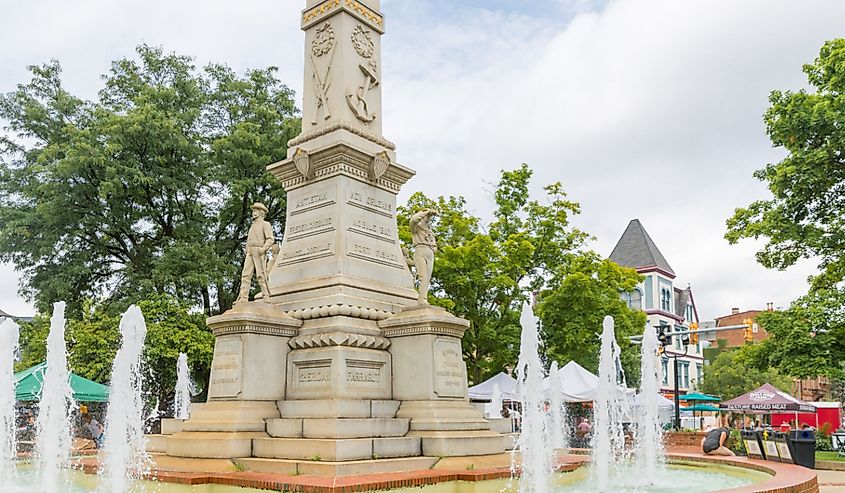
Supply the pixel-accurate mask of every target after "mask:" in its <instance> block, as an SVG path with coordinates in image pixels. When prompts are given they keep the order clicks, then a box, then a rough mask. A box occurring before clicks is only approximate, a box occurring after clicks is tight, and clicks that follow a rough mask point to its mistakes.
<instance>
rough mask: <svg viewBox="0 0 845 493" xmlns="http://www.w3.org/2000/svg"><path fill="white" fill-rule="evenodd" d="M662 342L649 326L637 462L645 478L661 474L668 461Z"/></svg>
mask: <svg viewBox="0 0 845 493" xmlns="http://www.w3.org/2000/svg"><path fill="white" fill-rule="evenodd" d="M659 346H660V343H659V342H658V340H657V333H656V332H655V330H654V328H653V327H649V326H646V328H645V332H643V341H642V348H641V351H642V362H641V366H640V368H641V370H642V371H641V374H642V382H641V383H640V399H639V401H640V408H639V412H638V413H637V439H636V447H635V451H636V452H635V454H636V464H637V466H638V467H639V468H640V469H641V470H642V471H643V475H642V477H643V478H655V477H657V475H658V473H659V472H660V469H662V465H663V463H664V462H665V452H664V449H663V431H662V429H661V427H660V419H659V416H658V399H659V397H660V383H659V382H660V379H661V377H660V371H661V370H660V366H659V365H658V355H657V348H658V347H659Z"/></svg>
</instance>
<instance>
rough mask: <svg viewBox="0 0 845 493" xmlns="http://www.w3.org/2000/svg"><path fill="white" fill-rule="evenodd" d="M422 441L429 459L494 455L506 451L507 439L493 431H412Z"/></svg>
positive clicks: (410, 434)
mask: <svg viewBox="0 0 845 493" xmlns="http://www.w3.org/2000/svg"><path fill="white" fill-rule="evenodd" d="M408 435H409V436H418V437H420V438H421V439H422V453H423V455H425V456H427V457H458V456H467V455H494V454H501V453H503V452H504V451H505V446H506V442H505V437H503V436H502V435H500V434H498V433H495V432H492V431H411V432H409V433H408Z"/></svg>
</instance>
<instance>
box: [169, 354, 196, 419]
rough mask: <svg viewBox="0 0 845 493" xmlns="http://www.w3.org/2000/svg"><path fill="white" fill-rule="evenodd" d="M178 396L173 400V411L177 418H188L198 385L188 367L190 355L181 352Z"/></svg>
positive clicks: (177, 385)
mask: <svg viewBox="0 0 845 493" xmlns="http://www.w3.org/2000/svg"><path fill="white" fill-rule="evenodd" d="M175 390H176V396H175V398H174V402H173V408H174V409H173V412H174V417H175V418H176V419H188V418H190V417H191V416H190V413H191V396H193V395H195V394H196V391H197V389H196V385H195V384H194V382H193V381H192V380H191V373H190V369H189V368H188V355H187V354H185V353H179V359H178V360H177V361H176V389H175Z"/></svg>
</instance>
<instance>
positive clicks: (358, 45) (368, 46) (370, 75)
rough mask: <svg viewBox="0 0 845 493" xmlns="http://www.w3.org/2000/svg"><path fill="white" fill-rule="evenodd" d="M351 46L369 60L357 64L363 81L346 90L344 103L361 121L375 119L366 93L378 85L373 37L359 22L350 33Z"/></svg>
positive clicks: (367, 121) (366, 121)
mask: <svg viewBox="0 0 845 493" xmlns="http://www.w3.org/2000/svg"><path fill="white" fill-rule="evenodd" d="M352 46H353V47H354V48H355V51H356V52H357V53H358V54H359V55H361V56H362V57H363V58H366V59H367V60H369V62H368V64H367V65H363V64H360V65H358V67H359V68H360V69H361V72H362V73H363V74H364V83H363V84H362V85H360V86H358V89H356V90H355V91H351V90H347V91H346V103H347V104H348V105H349V108H350V109H351V110H352V112H353V113H355V117H356V118H358V119H359V120H361V121H362V122H365V123H369V122H371V121H373V120H375V119H376V114H375V113H370V109H369V107H368V104H367V94H368V93H369V92H370V90H371V89H373V88H375V87H376V86H378V85H379V80H378V75H376V71H377V70H378V65H377V64H376V61H375V59H373V53H374V52H375V43H373V38H372V37H371V36H370V32H369V31H367V30H365V29H364V28H363V27H362V26H361V25H360V24H359V25H358V26H357V27H356V28H355V31H354V32H353V33H352Z"/></svg>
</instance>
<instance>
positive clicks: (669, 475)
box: [0, 461, 772, 493]
mask: <svg viewBox="0 0 845 493" xmlns="http://www.w3.org/2000/svg"><path fill="white" fill-rule="evenodd" d="M637 471H638V469H637V468H636V467H634V466H630V467H628V468H626V467H624V466H623V467H617V468H615V470H614V473H613V474H612V475H611V478H610V480H611V482H612V484H613V491H614V493H640V492H643V493H645V492H650V493H669V492H675V491H678V485H679V484H682V485H684V486H683V489H684V493H705V492H709V491H716V490H723V489H727V488H734V487H738V486H744V485H750V484H754V483H761V482H763V481H767V480H769V479H771V478H772V476H771V475H769V474H766V473H763V472H759V471H754V470H750V469H745V468H740V467H732V466H726V465H720V464H704V463H700V462H685V461H676V462H673V463H671V464H669V465H668V466H667V467H666V468H664V469H662V470H661V472H660V474H659V476H658V477H656V478H650V479H651V481H649V482H651V483H653V485H651V486H647V487H644V486H642V485H640V484H637V481H641V480H642V479H643V478H642V475H638V474H636V472H637ZM443 472H446V471H443ZM104 479H105V478H101V477H98V476H95V475H91V474H85V473H83V472H81V471H70V470H69V471H64V473H63V475H62V477H61V478H60V480H61V481H62V483H63V484H64V489H63V490H62V491H63V492H65V493H104V492H106V491H109V489H108V486H107V482H106V481H104ZM280 479H281V478H280ZM286 479H288V480H293V479H294V478H291V477H287V478H286ZM298 479H300V480H303V481H307V480H308V479H309V478H307V477H299V478H298ZM550 480H551V487H550V488H551V489H550V492H554V493H569V492H585V493H590V492H597V491H598V490H596V489H594V487H595V482H594V481H593V479H592V471H591V470H590V468H589V467H582V468H580V469H577V470H575V471H573V472H567V473H556V474H553V475H552V476H551V477H550ZM282 482H284V481H282ZM519 489H520V485H519V481H518V480H512V479H510V478H503V479H493V480H485V481H444V482H440V483H436V484H430V485H426V486H423V487H421V488H420V487H415V488H403V489H394V490H389V492H393V493H516V492H518V491H519ZM0 491H3V492H4V493H6V492H8V493H24V492H26V493H41V492H42V491H43V490H42V489H41V486H40V484H39V479H38V475H37V474H36V472H35V468H34V467H29V466H21V467H19V468H18V474H16V476H15V479H14V481H13V482H9V480H8V479H5V480H0ZM130 491H132V492H133V493H257V492H266V491H267V490H261V489H255V488H243V487H237V486H228V485H223V484H203V485H194V486H188V485H183V484H173V483H163V482H154V481H134V482H133V484H132V485H131V489H130ZM362 491H363V490H362Z"/></svg>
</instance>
